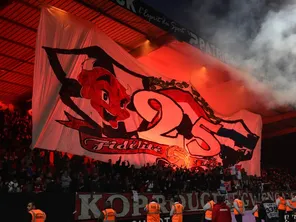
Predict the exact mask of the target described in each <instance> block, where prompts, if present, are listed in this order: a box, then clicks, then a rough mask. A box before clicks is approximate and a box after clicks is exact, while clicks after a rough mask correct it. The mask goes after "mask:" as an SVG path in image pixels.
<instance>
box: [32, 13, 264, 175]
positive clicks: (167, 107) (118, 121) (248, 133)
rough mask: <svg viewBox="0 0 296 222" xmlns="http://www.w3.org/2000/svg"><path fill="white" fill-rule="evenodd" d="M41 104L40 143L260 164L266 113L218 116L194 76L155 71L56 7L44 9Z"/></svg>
mask: <svg viewBox="0 0 296 222" xmlns="http://www.w3.org/2000/svg"><path fill="white" fill-rule="evenodd" d="M33 112H34V116H33V147H37V148H42V149H48V150H58V151H63V152H68V153H72V154H76V155H85V156H89V157H91V158H94V159H98V160H102V161H108V160H109V159H112V160H116V159H118V158H119V157H120V156H121V157H122V159H123V160H128V161H129V162H130V163H131V164H134V165H136V166H140V165H144V164H146V163H156V162H161V163H164V164H170V165H172V166H179V167H181V166H183V167H190V168H191V167H197V166H201V165H207V164H212V163H214V164H215V163H217V162H222V163H223V164H224V165H226V166H230V165H234V164H236V163H239V162H241V163H242V166H243V167H244V168H246V169H247V170H248V171H249V172H251V173H255V174H258V173H259V171H260V166H259V165H260V142H259V140H260V136H261V128H262V124H261V118H260V116H258V115H255V114H253V113H250V112H248V111H240V112H238V113H236V114H235V115H233V116H231V117H227V118H221V117H218V116H216V115H215V113H214V112H213V110H212V109H211V108H210V107H209V106H208V104H207V103H206V101H204V99H203V98H202V97H201V95H200V94H199V93H198V92H197V91H196V90H195V89H194V88H193V87H192V86H191V85H190V84H189V83H187V82H178V81H176V80H174V79H167V78H165V77H163V76H161V75H160V74H159V73H154V72H153V71H151V70H150V69H149V68H147V67H144V66H143V65H141V64H140V63H139V62H138V61H137V60H136V59H134V58H133V57H132V56H131V55H129V54H128V53H127V52H126V51H124V50H123V49H122V48H121V47H120V46H118V45H117V44H116V43H115V42H114V41H112V40H111V39H110V38H108V37H107V36H106V35H105V34H104V33H102V32H100V31H99V30H98V29H97V28H96V27H95V26H94V25H92V24H90V23H88V22H86V21H81V20H79V19H77V18H76V17H74V16H72V15H70V14H68V13H66V12H64V11H61V10H59V9H56V8H54V7H50V8H43V9H42V13H41V19H40V24H39V29H38V38H37V45H36V61H35V74H34V88H33Z"/></svg>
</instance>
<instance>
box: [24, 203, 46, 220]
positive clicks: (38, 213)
mask: <svg viewBox="0 0 296 222" xmlns="http://www.w3.org/2000/svg"><path fill="white" fill-rule="evenodd" d="M27 209H28V212H29V219H28V221H30V222H45V220H46V214H45V213H44V212H43V211H42V210H39V209H36V206H35V203H33V202H30V203H28V206H27Z"/></svg>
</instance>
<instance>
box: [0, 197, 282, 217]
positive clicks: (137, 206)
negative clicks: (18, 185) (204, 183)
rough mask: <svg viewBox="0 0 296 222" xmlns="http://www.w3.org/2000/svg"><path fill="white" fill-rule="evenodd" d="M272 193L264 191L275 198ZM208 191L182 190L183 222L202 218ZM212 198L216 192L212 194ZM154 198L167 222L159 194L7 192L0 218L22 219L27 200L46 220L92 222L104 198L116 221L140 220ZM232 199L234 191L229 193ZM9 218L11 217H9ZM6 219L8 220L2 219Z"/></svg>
mask: <svg viewBox="0 0 296 222" xmlns="http://www.w3.org/2000/svg"><path fill="white" fill-rule="evenodd" d="M276 194H277V193H276V192H269V193H264V194H263V196H268V197H269V198H270V199H272V200H275V196H276ZM209 195H210V194H209V193H206V192H205V193H195V192H193V193H186V194H182V195H180V196H179V197H180V199H181V200H182V203H183V205H184V207H185V211H184V221H186V222H191V221H195V222H196V221H202V218H203V210H202V207H203V205H204V204H205V203H206V200H207V197H208V196H209ZM213 196H214V198H215V197H216V196H217V194H213ZM152 198H156V199H157V200H158V202H159V203H160V205H161V212H162V213H161V221H162V222H169V221H170V217H169V212H170V209H171V202H170V201H168V200H167V198H166V197H165V196H164V195H161V194H151V193H145V194H136V195H133V194H131V193H125V194H114V193H113V194H110V193H76V194H74V193H72V194H71V193H39V194H32V193H11V194H9V193H8V194H0V213H1V214H0V221H23V219H24V217H25V216H26V214H27V209H26V207H27V203H28V202H29V201H34V202H35V203H36V205H37V206H38V208H40V209H41V210H43V211H44V212H45V213H46V214H47V222H56V221H63V222H68V221H69V222H70V221H81V222H95V221H96V218H98V216H99V215H100V210H101V209H103V207H104V203H105V201H107V200H108V201H111V202H112V204H113V207H114V208H115V210H116V212H117V214H118V221H122V222H144V221H145V218H146V214H145V212H144V207H145V205H146V204H147V203H148V202H149V201H150V200H151V199H152ZM228 198H229V200H230V202H232V200H233V198H234V194H229V195H228ZM242 200H243V201H244V203H245V206H246V208H247V209H249V210H250V209H251V208H252V207H253V206H254V204H255V203H256V202H255V200H254V197H253V195H252V194H251V193H243V194H242ZM12 217H13V220H11V219H10V218H12ZM4 218H8V219H4ZM253 219H254V218H253V216H252V215H251V213H250V212H249V211H248V212H247V213H246V215H245V220H244V221H246V222H253V221H254V220H253Z"/></svg>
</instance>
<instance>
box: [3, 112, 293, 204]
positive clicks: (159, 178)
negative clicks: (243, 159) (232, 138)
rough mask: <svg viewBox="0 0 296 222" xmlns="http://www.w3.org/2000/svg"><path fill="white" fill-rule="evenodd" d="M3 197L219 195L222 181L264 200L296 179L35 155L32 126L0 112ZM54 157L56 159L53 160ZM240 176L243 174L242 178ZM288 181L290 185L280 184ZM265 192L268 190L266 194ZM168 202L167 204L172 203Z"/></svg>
mask: <svg viewBox="0 0 296 222" xmlns="http://www.w3.org/2000/svg"><path fill="white" fill-rule="evenodd" d="M0 117H1V118H0V192H36V193H39V192H44V191H46V192H77V191H80V192H131V191H132V190H136V191H138V192H153V193H157V192H161V193H163V194H165V195H166V196H167V197H169V195H171V194H172V193H174V194H175V193H181V192H182V193H186V192H192V191H207V192H217V190H218V189H219V188H220V185H221V180H223V181H225V183H227V187H229V188H230V187H232V189H230V190H228V193H231V192H235V191H237V189H242V188H243V189H244V190H250V191H252V192H253V193H254V195H255V196H257V197H258V198H257V199H259V197H260V196H261V192H262V190H260V187H261V184H262V183H264V184H269V185H268V188H266V189H268V191H269V190H287V189H288V187H289V188H290V189H291V190H296V186H295V185H296V178H295V177H293V176H292V175H290V174H289V173H288V172H286V171H283V170H279V169H270V170H265V171H264V173H263V174H262V177H261V178H258V177H253V176H248V175H246V173H245V171H244V170H243V169H240V171H238V170H237V169H236V167H235V166H233V167H232V168H231V171H230V170H228V169H223V167H222V166H221V165H217V166H214V165H213V163H210V162H209V166H211V167H210V168H209V169H208V170H203V169H201V168H200V169H181V168H177V169H173V168H171V167H170V166H163V165H149V164H147V165H146V166H144V167H142V168H140V169H136V168H135V167H134V166H133V165H131V164H130V163H129V162H127V161H122V160H121V158H120V159H118V160H117V161H116V162H112V161H111V160H110V161H109V162H108V163H103V162H99V161H94V160H89V159H86V158H85V157H81V156H70V155H67V154H65V153H61V152H52V153H50V152H49V151H42V150H38V149H35V150H31V149H30V148H29V146H30V143H31V138H32V137H31V131H32V121H31V117H30V116H29V115H22V114H21V113H20V112H17V111H16V112H10V111H8V110H5V111H0ZM50 154H53V155H52V156H53V157H54V158H53V159H51V158H50ZM238 172H240V173H238ZM282 181H287V183H282ZM264 191H266V190H264ZM168 199H169V198H168Z"/></svg>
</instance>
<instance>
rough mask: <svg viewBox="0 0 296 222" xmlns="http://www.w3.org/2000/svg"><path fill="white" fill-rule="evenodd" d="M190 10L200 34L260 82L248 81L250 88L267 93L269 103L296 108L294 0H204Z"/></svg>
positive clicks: (295, 10)
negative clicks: (271, 97) (230, 56)
mask: <svg viewBox="0 0 296 222" xmlns="http://www.w3.org/2000/svg"><path fill="white" fill-rule="evenodd" d="M275 2H280V3H277V4H275ZM197 4H198V5H199V6H197ZM200 5H201V6H200ZM192 8H193V9H192V10H191V11H193V13H192V16H193V18H194V21H196V22H197V28H198V29H199V30H200V33H201V34H202V36H205V37H206V38H208V39H211V41H212V42H213V43H214V44H215V45H217V46H218V47H219V48H220V49H222V50H223V51H226V52H228V53H229V54H230V55H232V56H234V57H235V58H236V61H235V63H236V65H237V67H243V68H244V69H248V70H252V71H251V74H252V76H253V77H255V79H257V80H258V81H259V82H260V83H261V84H259V85H258V84H256V85H254V81H252V80H251V79H250V78H249V80H247V82H246V83H247V84H248V85H249V86H251V89H253V90H254V91H257V92H258V91H260V92H261V93H262V91H266V90H270V91H272V94H273V97H274V100H273V101H269V104H268V105H272V106H273V105H275V104H276V105H284V104H289V105H293V106H296V0H290V1H283V0H282V1H275V0H273V1H270V0H269V1H268V2H267V1H264V0H219V1H215V0H206V1H204V3H203V4H201V1H196V5H195V4H194V3H193V7H192Z"/></svg>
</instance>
